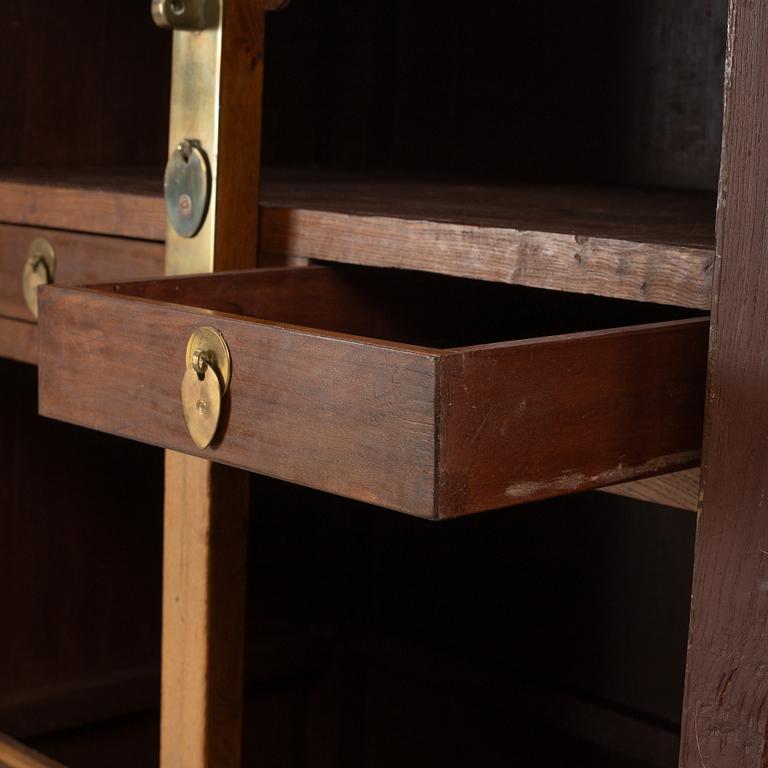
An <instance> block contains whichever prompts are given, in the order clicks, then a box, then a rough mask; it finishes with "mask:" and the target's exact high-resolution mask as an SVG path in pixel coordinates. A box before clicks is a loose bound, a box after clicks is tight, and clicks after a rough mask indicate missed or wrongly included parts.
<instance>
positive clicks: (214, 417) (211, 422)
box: [181, 368, 223, 450]
mask: <svg viewBox="0 0 768 768" xmlns="http://www.w3.org/2000/svg"><path fill="white" fill-rule="evenodd" d="M222 394H223V393H222V391H221V382H220V381H219V378H218V376H217V375H216V372H215V371H213V370H212V369H211V368H207V369H206V370H205V371H204V372H203V373H202V374H198V373H197V371H195V370H194V369H193V368H187V370H186V372H185V373H184V379H183V380H182V382H181V402H182V404H183V406H184V420H185V421H186V423H187V429H188V431H189V434H190V437H191V438H192V440H193V442H194V443H195V445H196V446H197V447H198V448H200V450H204V449H205V448H207V447H208V446H209V445H210V444H211V441H212V440H213V438H214V437H215V436H216V430H217V429H218V428H219V419H220V418H221V398H222Z"/></svg>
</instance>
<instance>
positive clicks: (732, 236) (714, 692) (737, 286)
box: [681, 0, 768, 768]
mask: <svg viewBox="0 0 768 768" xmlns="http://www.w3.org/2000/svg"><path fill="white" fill-rule="evenodd" d="M766 73H768V6H766V5H765V4H764V3H754V2H747V1H745V0H732V1H731V3H730V21H729V37H728V59H727V67H726V114H725V132H724V153H723V167H722V175H721V182H720V208H719V214H718V259H717V270H716V271H717V277H716V281H715V286H716V291H715V300H714V315H713V327H712V342H711V348H710V358H709V381H708V390H707V411H706V417H705V439H704V448H703V468H702V507H701V512H700V516H699V527H698V534H697V541H696V561H695V569H694V583H693V605H692V611H691V627H690V642H689V652H688V672H687V681H686V700H685V713H684V723H683V743H682V748H681V765H682V766H684V768H700V766H710V767H714V766H719V767H720V768H731V767H732V766H733V767H734V768H735V767H736V766H738V767H739V768H758V767H759V768H763V766H765V765H766V762H768V738H767V734H768V707H766V700H768V677H766V644H765V636H766V635H765V632H766V624H767V623H768V601H767V600H766V588H767V587H768V580H767V579H766V564H767V563H768V555H766V552H768V545H767V542H768V517H766V509H765V498H766V494H767V493H768V475H767V474H766V466H768V387H767V386H766V382H768V346H767V345H766V343H765V339H766V335H767V334H768V290H766V285H768V227H767V226H766V217H765V201H766V199H768V152H766V145H767V144H768V91H767V90H766V88H765V83H766Z"/></svg>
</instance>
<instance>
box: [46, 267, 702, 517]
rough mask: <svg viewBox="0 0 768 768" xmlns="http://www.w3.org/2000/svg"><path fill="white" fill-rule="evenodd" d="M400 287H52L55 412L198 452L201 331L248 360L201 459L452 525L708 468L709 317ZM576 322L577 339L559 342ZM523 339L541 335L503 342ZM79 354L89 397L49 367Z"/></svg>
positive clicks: (264, 278)
mask: <svg viewBox="0 0 768 768" xmlns="http://www.w3.org/2000/svg"><path fill="white" fill-rule="evenodd" d="M350 270H352V271H350ZM402 274H403V273H399V272H396V271H395V272H390V273H381V274H377V273H376V272H375V271H373V272H371V271H370V270H364V269H363V270H360V269H359V268H357V269H353V268H350V267H347V268H342V267H337V268H335V269H334V268H330V267H325V268H322V267H314V268H309V269H307V268H298V269H282V270H281V269H275V270H257V271H253V272H250V273H247V272H246V273H227V274H223V275H220V276H200V277H191V278H173V279H171V278H166V279H164V280H154V281H148V282H142V281H139V282H135V283H125V284H120V285H118V286H102V287H100V288H92V289H76V288H72V289H70V288H57V287H46V288H44V289H42V290H41V326H40V327H41V336H40V338H41V361H42V363H43V364H42V366H41V376H40V389H41V404H40V405H41V412H42V413H43V414H45V415H48V416H53V417H55V418H61V419H64V420H69V421H74V422H75V423H78V424H81V425H83V426H88V427H91V428H95V429H99V430H103V431H107V432H112V433H115V434H118V435H121V436H124V437H131V438H134V439H138V440H142V441H146V442H149V443H152V444H156V445H161V446H163V447H166V448H172V449H174V450H182V451H184V452H188V453H195V451H194V450H193V448H192V444H191V441H190V439H189V437H188V435H187V433H186V428H185V425H184V422H183V419H182V418H181V414H182V411H181V405H180V398H179V386H180V385H179V382H180V380H181V377H182V375H183V371H184V362H183V354H184V347H185V344H186V340H187V339H188V337H189V334H190V333H191V332H192V330H194V328H196V327H198V326H200V325H205V324H213V325H215V327H217V328H218V329H219V330H220V331H221V332H222V333H223V334H224V337H225V339H226V340H227V343H228V345H229V347H230V351H231V353H232V356H233V360H234V369H233V380H232V385H231V389H230V394H229V395H228V403H229V405H228V406H227V410H226V412H225V415H224V417H223V423H222V427H221V430H220V439H219V442H218V443H217V444H215V445H214V447H213V448H212V449H210V450H207V451H205V452H202V453H199V452H198V454H197V455H201V456H207V457H209V458H211V459H212V460H215V461H220V462H223V463H228V464H232V465H234V466H238V467H242V468H245V469H248V470H251V471H254V472H259V473H263V474H268V475H271V476H275V477H278V478H282V479H286V480H290V481H292V482H298V483H301V484H305V485H309V486H311V487H315V488H320V489H322V490H326V491H330V492H333V493H337V494H340V495H345V496H351V497H353V498H357V499H360V500H363V501H367V502H369V503H373V504H378V505H380V506H384V507H389V508H392V509H396V510H400V511H405V512H409V513H411V514H415V515H421V516H424V517H438V518H439V517H446V516H452V515H459V514H467V513H471V512H476V511H480V510H482V509H491V508H495V507H501V506H509V505H512V504H515V503H521V502H523V501H528V500H532V499H537V498H544V497H547V496H553V495H558V494H561V493H567V492H571V491H576V490H584V489H588V488H594V487H598V486H600V485H606V484H612V483H615V482H621V481H623V480H630V479H633V478H635V477H643V476H648V475H652V474H655V473H658V472H664V471H673V470H675V469H683V468H685V467H687V466H691V465H693V464H695V463H697V461H698V457H699V442H700V426H701V411H702V397H703V376H704V361H705V357H706V351H705V349H706V338H707V320H706V319H691V320H671V321H669V322H665V323H655V324H654V323H651V324H649V325H641V326H635V327H629V328H615V329H614V330H597V329H599V328H600V327H601V326H600V325H599V315H598V320H597V322H596V324H594V325H593V324H592V323H593V321H591V320H590V319H589V318H585V317H584V315H585V314H586V313H585V312H583V311H580V305H583V304H585V303H589V302H592V301H593V302H597V303H600V302H599V301H598V300H597V299H589V297H578V296H576V297H574V298H578V299H581V302H579V303H577V304H575V305H571V306H570V309H569V312H565V309H566V307H568V306H569V305H568V304H567V303H565V304H563V305H562V307H563V310H564V311H563V312H562V313H561V315H562V316H557V317H554V316H553V315H552V313H551V312H550V311H548V309H547V305H546V302H545V303H544V304H543V305H541V301H543V300H545V299H546V298H547V297H550V298H551V297H552V296H553V294H547V292H542V294H543V295H542V296H539V295H538V294H536V295H535V297H533V298H532V300H531V301H530V302H529V303H530V304H531V305H532V307H533V308H534V309H537V310H539V312H538V314H536V313H534V314H532V315H530V316H528V315H526V307H525V301H524V297H522V296H518V297H517V298H516V299H515V300H514V302H513V303H514V305H515V306H516V312H515V313H510V312H509V310H508V307H509V305H510V301H511V297H510V296H509V292H510V291H512V292H516V293H519V292H524V291H525V289H522V288H511V287H509V286H495V285H492V284H487V283H474V282H463V281H457V280H455V279H451V278H445V277H437V276H432V275H418V274H417V275H416V276H415V278H412V277H410V276H408V275H405V276H404V277H403V278H402V279H401V280H400V281H394V282H393V278H394V277H398V276H400V275H402ZM408 286H411V287H414V286H415V287H416V290H415V291H414V292H413V296H409V295H408V290H407V287H408ZM375 287H378V288H379V289H380V293H379V294H377V293H376V291H375V290H374V289H375ZM427 287H429V288H430V289H429V290H425V288H427ZM401 288H402V290H401ZM461 288H463V290H464V292H468V293H469V295H470V296H471V297H473V300H474V301H475V302H476V304H473V303H467V301H466V299H467V296H465V297H464V298H462V292H461V290H459V289H461ZM481 288H482V289H483V290H482V291H479V289H481ZM448 289H450V290H448ZM108 291H112V292H111V293H110V292H108ZM313 291H314V296H313V295H312V294H313ZM478 291H479V293H478ZM132 292H133V293H134V294H137V295H133V296H132V295H130V294H131V293H132ZM270 292H272V294H273V295H270ZM441 292H442V294H443V298H442V301H438V298H439V297H440V295H441ZM497 293H498V294H499V295H494V296H493V297H492V298H494V302H493V304H495V306H496V308H497V309H502V308H506V312H505V313H503V314H505V315H506V318H505V322H504V323H503V324H501V325H499V324H498V323H497V322H496V321H497V319H498V317H497V314H496V313H494V311H493V308H492V306H491V302H489V301H488V299H489V298H490V297H491V296H490V295H491V294H497ZM502 293H503V294H504V295H502ZM555 298H556V296H555ZM562 298H565V297H562ZM170 302H174V303H170ZM176 302H178V303H176ZM483 302H485V304H486V306H484V307H483V308H484V313H480V312H479V311H478V306H482V305H483ZM426 305H428V306H429V307H430V312H429V313H428V314H429V315H430V316H431V317H432V320H431V321H430V320H427V319H426V317H425V312H424V307H425V306H426ZM642 306H643V305H630V309H631V310H632V311H634V310H636V309H637V307H641V308H642ZM473 307H474V309H473ZM661 309H664V308H661ZM451 310H452V311H453V315H454V318H453V321H452V322H451V320H450V313H451ZM582 310H583V308H582ZM666 311H667V312H669V310H668V309H667V310H666ZM472 312H474V313H475V314H474V315H473V316H476V317H477V318H478V321H480V319H481V318H482V317H483V315H484V320H485V322H486V325H488V326H489V327H490V328H491V329H492V330H491V331H486V332H492V333H494V334H495V337H492V341H497V342H498V343H493V344H485V345H482V346H466V345H467V344H473V343H474V344H477V343H478V339H477V338H476V337H475V336H474V335H473V334H471V333H470V334H469V335H468V336H467V327H466V326H467V324H466V322H464V320H463V318H466V317H467V316H470V314H471V313H472ZM647 312H648V310H646V316H647V317H649V318H650V315H648V314H647ZM569 313H570V314H569ZM579 315H581V317H580V319H579V321H577V320H576V319H575V318H576V317H577V316H579ZM95 317H98V318H99V322H98V324H96V323H94V320H93V318H95ZM313 320H314V322H313ZM555 320H556V321H557V322H554V321H555ZM604 321H605V320H604ZM577 322H581V323H582V325H581V329H582V330H583V331H584V332H583V333H563V331H564V328H563V326H564V327H565V329H566V330H567V328H568V326H569V324H570V325H571V327H579V326H578V325H577ZM610 322H611V323H612V324H613V325H619V324H620V321H619V317H618V316H616V314H614V313H611V315H610ZM624 322H625V324H627V325H631V323H632V322H640V321H639V320H638V319H637V316H636V315H634V314H630V315H628V316H627V317H626V318H625V319H624ZM297 323H298V324H297ZM553 323H554V324H553ZM558 323H559V325H558ZM516 324H517V325H518V327H517V328H515V325H516ZM478 328H481V326H478ZM478 328H475V329H474V330H475V332H477V331H478ZM372 331H373V332H375V333H377V334H381V337H380V338H379V337H373V338H370V337H366V334H367V333H370V332H372ZM515 331H517V337H519V334H520V333H523V334H526V335H527V336H530V337H533V338H525V337H524V338H522V339H521V340H518V341H501V340H500V338H501V339H505V338H510V337H512V338H515V337H516V336H515V335H513V334H515ZM350 332H352V333H354V334H356V335H354V336H352V335H349V333H350ZM506 333H509V334H510V336H504V334H506ZM547 333H550V334H551V333H555V334H557V333H560V334H561V335H554V336H546V334H547ZM499 335H501V336H500V338H499ZM536 336H545V338H535V337H536ZM137 339H141V343H140V344H137V342H136V340H137ZM384 339H389V340H386V341H385V340H384ZM481 339H482V337H481ZM457 342H459V344H463V345H464V346H462V347H460V348H458V349H456V348H452V347H456V346H457ZM426 344H430V345H435V344H436V345H437V346H425V345H426ZM418 345H421V346H418ZM77 350H79V351H80V352H79V353H80V354H82V351H83V350H85V351H86V353H87V357H88V363H87V364H88V368H89V371H90V372H91V375H90V377H89V379H88V381H87V382H85V383H84V384H77V383H76V382H77V381H78V380H79V374H78V370H79V367H77V366H72V365H56V364H55V363H54V361H56V360H68V359H70V358H71V356H73V355H76V354H78V352H77ZM137 371H139V372H140V373H139V374H138V375H139V377H140V385H139V386H140V387H141V390H140V391H141V397H140V402H138V403H137V401H136V385H135V384H134V383H132V380H133V379H135V378H136V376H137V373H136V372H137ZM649 414H652V418H650V417H649ZM436 462H437V463H438V466H439V475H436V474H435V472H436V469H435V467H436Z"/></svg>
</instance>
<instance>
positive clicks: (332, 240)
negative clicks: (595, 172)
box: [0, 169, 715, 309]
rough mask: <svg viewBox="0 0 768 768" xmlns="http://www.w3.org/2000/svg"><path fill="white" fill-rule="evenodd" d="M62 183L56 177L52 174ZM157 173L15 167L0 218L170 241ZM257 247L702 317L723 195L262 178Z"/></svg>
mask: <svg viewBox="0 0 768 768" xmlns="http://www.w3.org/2000/svg"><path fill="white" fill-rule="evenodd" d="M52 177H53V178H55V181H52V180H51V179H52ZM160 179H161V174H160V173H159V172H158V171H157V170H154V171H147V170H130V169H128V170H126V169H119V170H110V169H106V170H100V171H91V172H82V171H77V172H74V171H69V172H67V171H64V172H61V173H56V174H52V173H51V171H49V170H48V171H46V172H45V173H43V172H41V171H38V172H35V171H23V172H20V171H17V172H6V173H5V174H4V175H3V178H2V179H0V220H2V221H5V222H8V223H16V224H28V225H35V226H46V227H52V228H59V229H68V230H75V231H81V232H92V233H98V234H111V235H117V236H121V237H134V238H141V239H146V240H158V241H159V240H162V239H164V236H165V212H164V207H163V203H162V189H161V181H160ZM261 216H262V230H261V232H262V235H261V237H262V250H263V251H264V252H267V253H273V254H275V253H276V254H281V255H284V256H288V257H292V258H299V259H319V260H327V261H341V262H346V263H354V264H366V265H371V266H382V267H400V268H410V269H419V270H426V271H431V272H442V273H445V274H450V275H456V276H459V277H469V278H477V279H482V280H493V281H498V282H505V283H516V284H520V285H527V286H531V287H539V288H549V289H555V290H567V291H574V292H579V293H594V294H597V295H602V296H612V297H616V298H624V299H632V300H636V301H650V302H657V303H662V304H677V305H680V306H685V307H695V308H700V309H707V308H708V307H709V304H710V293H711V283H712V264H713V261H714V233H715V197H714V195H713V194H709V193H699V192H676V191H668V190H642V189H602V188H591V187H572V186H570V187H565V186H563V187H553V186H543V185H513V186H474V185H457V184H445V183H430V184H424V183H417V182H411V181H406V182H403V181H392V180H386V179H382V180H375V181H372V180H370V179H367V180H364V181H361V180H360V178H359V177H352V176H349V177H341V176H338V175H336V176H330V175H318V174H315V175H308V174H300V173H298V172H297V173H274V172H272V173H267V174H266V175H265V179H264V183H263V189H262V212H261Z"/></svg>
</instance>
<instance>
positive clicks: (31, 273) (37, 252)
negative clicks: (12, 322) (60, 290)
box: [21, 237, 56, 318]
mask: <svg viewBox="0 0 768 768" xmlns="http://www.w3.org/2000/svg"><path fill="white" fill-rule="evenodd" d="M55 274H56V252H55V251H54V249H53V246H52V245H51V243H50V242H49V241H48V240H46V239H45V238H44V237H36V238H35V239H34V240H33V241H32V244H31V245H30V246H29V256H28V258H27V261H26V263H25V264H24V271H23V273H22V277H21V287H22V291H23V293H24V301H26V303H27V307H28V308H29V311H30V312H31V313H32V315H33V316H34V317H35V318H37V289H38V288H39V287H40V286H41V285H48V284H49V283H52V282H53V279H54V276H55Z"/></svg>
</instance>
